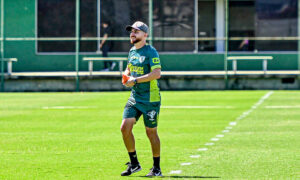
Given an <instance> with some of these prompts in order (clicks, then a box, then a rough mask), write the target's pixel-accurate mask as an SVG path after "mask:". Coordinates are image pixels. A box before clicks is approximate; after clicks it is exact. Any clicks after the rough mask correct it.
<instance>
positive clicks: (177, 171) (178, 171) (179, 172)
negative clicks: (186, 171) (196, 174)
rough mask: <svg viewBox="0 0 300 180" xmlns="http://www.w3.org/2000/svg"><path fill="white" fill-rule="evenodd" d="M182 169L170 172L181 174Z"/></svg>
mask: <svg viewBox="0 0 300 180" xmlns="http://www.w3.org/2000/svg"><path fill="white" fill-rule="evenodd" d="M181 172H182V171H181V170H175V171H171V172H170V173H169V174H181Z"/></svg>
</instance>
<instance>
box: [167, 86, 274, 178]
mask: <svg viewBox="0 0 300 180" xmlns="http://www.w3.org/2000/svg"><path fill="white" fill-rule="evenodd" d="M272 94H273V91H269V92H268V93H267V94H265V95H264V96H263V97H261V98H260V99H259V100H258V102H257V103H255V104H254V105H253V106H252V107H251V108H250V109H249V110H247V111H245V112H243V113H242V114H241V115H240V116H239V117H237V118H236V121H233V122H230V123H229V126H227V127H226V128H225V129H224V130H223V131H222V133H228V132H229V131H230V129H232V127H233V126H236V125H237V121H239V120H242V119H244V118H245V117H247V116H248V115H249V114H251V113H252V112H253V111H254V110H255V109H256V108H257V107H258V106H260V105H261V104H262V103H263V102H264V101H265V100H266V99H268V98H269V97H270V96H271V95H272ZM165 107H168V106H165ZM175 107H179V106H175ZM221 137H224V134H218V135H216V137H215V138H211V139H210V140H211V141H219V138H221ZM205 145H206V146H212V145H214V143H212V142H207V143H205ZM207 150H208V148H199V149H198V151H207ZM190 157H191V158H199V157H200V155H191V156H190ZM187 164H188V165H190V164H189V163H181V165H182V166H184V165H187ZM181 173H182V171H181V170H175V171H171V172H170V173H169V174H181Z"/></svg>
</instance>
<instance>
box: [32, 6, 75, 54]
mask: <svg viewBox="0 0 300 180" xmlns="http://www.w3.org/2000/svg"><path fill="white" fill-rule="evenodd" d="M37 5H38V7H37V8H38V28H37V30H38V37H39V38H40V37H75V20H74V19H75V1H74V0H51V1H49V0H38V4H37ZM74 50H75V42H74V41H38V52H72V51H74Z"/></svg>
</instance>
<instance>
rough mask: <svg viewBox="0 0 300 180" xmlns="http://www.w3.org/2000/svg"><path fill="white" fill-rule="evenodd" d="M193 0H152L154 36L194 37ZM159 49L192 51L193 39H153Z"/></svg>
mask: <svg viewBox="0 0 300 180" xmlns="http://www.w3.org/2000/svg"><path fill="white" fill-rule="evenodd" d="M194 24H195V23H194V0H164V1H161V0H154V1H153V32H154V33H153V35H154V37H173V38H174V37H192V38H193V37H194V36H195V35H194ZM154 46H155V48H156V49H157V50H159V51H193V50H194V49H195V45H194V41H158V40H156V41H154Z"/></svg>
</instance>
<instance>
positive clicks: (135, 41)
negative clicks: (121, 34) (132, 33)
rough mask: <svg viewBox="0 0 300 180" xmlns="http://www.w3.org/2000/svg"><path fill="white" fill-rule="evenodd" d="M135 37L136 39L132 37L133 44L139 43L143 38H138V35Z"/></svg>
mask: <svg viewBox="0 0 300 180" xmlns="http://www.w3.org/2000/svg"><path fill="white" fill-rule="evenodd" d="M134 38H135V39H134V40H133V39H132V38H130V43H131V44H136V43H138V42H140V41H141V40H142V39H141V38H137V37H134Z"/></svg>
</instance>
